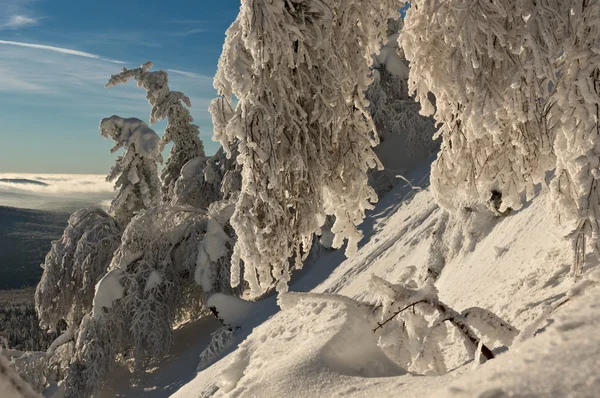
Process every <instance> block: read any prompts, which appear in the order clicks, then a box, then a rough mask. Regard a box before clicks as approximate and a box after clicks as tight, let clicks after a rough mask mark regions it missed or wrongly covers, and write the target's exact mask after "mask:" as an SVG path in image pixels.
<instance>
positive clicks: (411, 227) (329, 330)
mask: <svg viewBox="0 0 600 398" xmlns="http://www.w3.org/2000/svg"><path fill="white" fill-rule="evenodd" d="M423 171H424V170H423V169H422V170H420V171H417V172H415V173H413V175H412V176H411V178H410V179H411V180H412V181H413V185H415V184H416V185H419V183H420V184H422V183H423V180H422V178H423V176H424V172H423ZM407 192H408V190H407V188H406V186H403V184H400V186H398V187H397V188H395V189H394V190H393V191H391V192H390V193H389V194H388V195H387V196H386V197H384V198H383V199H382V200H381V201H380V203H379V205H378V207H377V209H376V210H375V211H373V212H372V213H371V214H370V215H369V218H368V219H367V220H366V221H365V224H364V225H363V230H364V232H365V236H366V238H365V240H364V243H363V245H362V247H361V248H360V250H359V252H358V254H357V255H356V256H355V257H353V258H351V259H347V260H344V259H343V257H342V255H341V253H340V252H339V251H336V252H328V253H326V254H324V255H322V256H321V257H320V258H319V260H318V261H317V263H315V264H313V265H311V266H309V267H308V269H307V270H303V271H301V272H300V273H299V274H298V275H296V277H295V280H294V281H293V283H292V284H291V287H290V291H303V292H310V293H308V294H297V293H288V294H285V295H282V296H280V297H279V303H278V304H279V305H276V303H275V300H276V297H275V296H272V297H269V298H266V299H264V300H262V301H260V302H257V303H254V304H252V308H253V309H252V310H251V312H252V316H248V317H246V318H245V320H241V321H240V322H239V323H241V329H240V330H239V331H238V332H236V333H237V342H238V343H240V344H239V345H237V346H234V348H235V350H234V349H230V350H229V352H226V353H228V355H227V356H226V357H225V358H223V359H221V360H220V361H218V362H217V363H215V364H214V365H212V366H210V367H208V368H207V369H205V370H203V371H202V372H200V373H199V374H198V375H197V376H196V377H195V379H194V380H192V381H191V382H190V383H188V384H187V385H185V386H184V387H183V388H181V389H180V390H179V391H178V392H177V393H176V394H174V396H175V397H186V398H187V397H210V396H215V397H218V396H224V397H317V396H322V397H335V396H390V397H392V396H393V397H397V396H403V397H404V396H406V397H423V396H431V397H440V396H459V397H463V396H465V397H466V396H482V397H483V396H485V397H501V396H562V395H567V393H569V394H571V395H570V396H593V395H594V394H595V391H597V389H598V387H600V376H598V375H599V374H600V373H599V372H598V370H600V355H599V354H600V352H599V351H600V349H599V347H600V337H599V336H598V334H597V333H595V332H594V331H595V330H596V329H597V327H598V323H599V322H600V317H599V315H598V309H599V308H598V306H599V305H600V292H597V290H598V289H597V288H596V284H597V282H598V279H600V278H599V275H598V272H596V273H594V272H593V271H594V268H593V265H594V264H590V263H588V264H589V265H588V267H587V268H585V269H584V275H583V276H582V277H581V279H583V280H584V282H583V284H585V285H586V287H585V288H581V286H579V287H578V288H576V289H574V290H573V288H574V287H575V286H576V283H579V282H576V281H575V280H574V278H573V277H571V276H570V275H569V271H570V264H571V260H572V252H571V245H570V243H569V242H566V241H564V240H563V239H562V238H560V236H558V234H557V233H556V230H555V228H554V225H553V222H552V219H551V217H550V215H549V213H548V211H547V206H546V203H545V194H543V193H542V194H540V195H539V196H538V197H537V198H536V199H535V200H534V201H533V202H532V203H530V204H528V205H527V206H526V207H525V208H524V209H523V210H521V211H520V212H518V213H515V214H513V215H511V216H510V217H506V218H502V219H492V218H485V217H480V216H479V215H477V214H476V212H474V213H469V212H465V214H462V215H459V216H458V217H454V218H452V217H451V218H450V220H446V226H445V229H444V230H442V228H441V225H442V223H443V222H444V220H445V219H444V217H445V216H444V212H443V211H442V210H441V209H440V208H439V207H438V206H437V205H436V204H435V202H434V201H433V198H432V197H431V194H430V193H429V192H428V191H426V190H425V191H421V192H418V193H416V195H414V197H413V195H412V194H411V193H409V194H408V195H407ZM407 196H408V198H407ZM406 199H410V200H406ZM435 242H437V243H436V244H434V243H435ZM434 260H435V261H438V262H440V263H441V264H444V263H445V266H444V267H443V269H442V272H441V275H440V277H439V279H438V280H437V282H436V286H437V288H438V290H439V295H440V299H441V300H443V301H444V302H445V303H447V304H449V305H450V306H451V307H454V308H455V309H456V310H463V309H466V308H468V307H472V306H480V307H483V308H486V309H490V310H492V311H494V312H495V313H496V314H498V315H500V316H501V317H502V318H504V319H505V320H507V321H509V322H510V323H511V324H512V325H513V326H515V327H517V328H518V329H520V330H521V335H520V336H519V342H517V343H515V344H513V346H512V347H511V348H510V349H509V350H508V351H507V352H505V353H502V351H503V350H504V351H505V350H506V349H505V348H504V349H502V348H499V347H496V350H495V351H496V353H500V354H499V355H498V357H497V358H496V359H494V360H491V361H489V362H487V363H485V364H482V365H479V366H477V365H473V363H472V361H470V359H469V356H468V354H467V353H466V350H465V349H464V347H462V348H461V347H457V346H456V344H454V345H449V346H448V347H446V352H445V355H446V360H447V362H448V364H449V366H448V368H449V369H451V370H450V372H449V373H447V374H446V375H444V376H427V377H422V376H414V375H411V374H407V373H406V371H404V370H403V369H401V368H400V367H399V366H398V365H397V364H395V363H394V362H393V357H392V356H390V352H389V350H385V349H383V348H382V347H380V346H378V345H377V340H376V338H375V336H374V334H373V333H372V332H371V330H372V329H373V327H374V326H376V324H373V321H372V320H370V319H369V317H368V316H367V315H366V313H365V312H364V310H361V309H360V307H358V308H357V306H356V303H355V302H354V301H353V300H350V299H348V298H354V299H360V300H367V301H369V300H370V299H372V297H371V296H372V295H371V294H370V293H369V292H368V289H367V286H368V280H369V279H370V277H371V274H376V275H378V276H380V277H382V278H384V279H386V280H388V281H390V282H393V283H396V282H399V281H405V280H406V279H407V278H413V279H415V280H420V281H423V280H424V279H425V278H426V276H427V272H426V271H427V265H428V263H431V261H434ZM573 292H575V293H577V294H575V295H573ZM581 295H583V296H581ZM346 297H348V298H346ZM279 307H281V311H278V310H279ZM534 333H537V336H536V337H533V338H532V336H533V334H534ZM242 340H243V342H242ZM231 351H233V352H231ZM386 354H387V355H386ZM474 366H476V369H475V370H472V368H473V367H474Z"/></svg>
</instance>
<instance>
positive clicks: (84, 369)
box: [67, 205, 240, 397]
mask: <svg viewBox="0 0 600 398" xmlns="http://www.w3.org/2000/svg"><path fill="white" fill-rule="evenodd" d="M229 207H233V206H232V205H230V206H229ZM221 210H222V209H212V208H211V209H210V210H209V212H208V214H207V212H206V211H202V210H199V209H194V208H192V207H189V206H187V207H171V206H159V207H155V208H152V209H149V210H146V211H144V212H142V213H140V214H138V215H137V216H136V217H135V218H134V219H133V220H132V221H131V222H130V223H129V225H128V226H127V228H126V229H125V231H124V233H123V238H122V241H121V246H120V247H119V248H118V249H117V251H116V252H115V255H114V257H113V260H112V262H111V264H110V267H109V272H108V273H107V274H106V275H105V276H104V278H102V280H101V281H100V282H99V283H98V285H97V288H96V295H95V297H94V305H93V311H92V312H91V313H89V314H88V315H86V317H85V318H84V320H83V321H82V323H81V326H80V331H79V336H78V339H77V344H76V347H75V349H76V353H75V358H74V360H73V362H72V364H71V367H70V369H69V372H68V375H67V386H68V387H67V389H68V390H71V392H69V394H71V396H73V397H76V396H79V395H77V394H81V395H82V396H88V395H89V394H90V393H91V392H92V391H93V390H95V389H96V388H98V387H99V386H100V385H101V384H102V383H103V381H104V378H105V376H106V375H107V373H108V371H109V370H110V369H111V368H112V367H113V366H114V362H115V358H116V357H117V356H119V355H120V356H122V357H124V358H132V359H133V360H134V364H135V368H136V369H137V370H141V369H143V368H144V367H145V366H147V365H148V364H150V363H153V361H156V360H158V359H160V358H161V357H162V355H163V354H165V353H166V352H167V350H168V348H169V347H170V346H171V343H172V341H173V333H172V332H173V327H174V324H175V323H176V322H177V321H178V320H180V319H189V318H190V317H197V316H198V315H200V314H203V313H205V312H206V308H205V305H204V303H205V298H206V297H207V296H208V295H210V294H211V293H213V292H217V291H224V292H225V293H227V294H231V295H236V294H239V293H240V292H239V290H233V289H231V287H230V282H229V268H230V264H229V261H228V259H229V255H230V253H231V245H230V243H228V242H229V240H230V238H229V236H228V235H227V234H226V233H225V232H224V230H223V229H222V227H220V225H222V223H223V224H224V223H226V221H227V217H228V215H227V214H226V213H229V215H230V214H231V210H229V211H226V210H222V211H221ZM207 241H208V242H209V243H210V245H207V246H210V249H208V251H209V253H208V256H207V261H206V262H203V263H200V261H199V258H200V257H201V256H200V252H201V251H204V252H205V251H206V250H207V248H206V247H204V246H203V243H204V242H207ZM220 245H221V246H220ZM198 267H202V269H203V270H204V271H205V272H206V274H207V275H208V276H207V277H206V278H205V279H204V280H205V281H208V283H207V284H203V285H202V287H203V288H204V290H202V289H201V288H200V287H199V286H198V285H197V284H196V283H195V278H194V276H195V273H196V270H197V268H198Z"/></svg>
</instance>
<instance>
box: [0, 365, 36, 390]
mask: <svg viewBox="0 0 600 398" xmlns="http://www.w3.org/2000/svg"><path fill="white" fill-rule="evenodd" d="M0 395H1V396H2V397H3V398H41V395H38V394H36V393H35V391H33V390H32V389H31V386H30V385H28V384H27V382H25V381H23V379H21V377H19V375H18V374H17V373H16V372H15V371H14V369H12V368H11V366H10V363H9V361H8V359H6V358H5V357H4V356H2V355H0Z"/></svg>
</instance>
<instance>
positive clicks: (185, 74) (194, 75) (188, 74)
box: [167, 69, 210, 79]
mask: <svg viewBox="0 0 600 398" xmlns="http://www.w3.org/2000/svg"><path fill="white" fill-rule="evenodd" d="M167 72H171V73H176V74H178V75H182V76H187V77H191V78H192V79H210V77H208V76H204V75H200V74H198V73H193V72H186V71H183V70H177V69H167Z"/></svg>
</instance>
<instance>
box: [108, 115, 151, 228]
mask: <svg viewBox="0 0 600 398" xmlns="http://www.w3.org/2000/svg"><path fill="white" fill-rule="evenodd" d="M100 133H101V134H102V136H103V137H106V138H112V139H113V140H114V141H115V145H114V147H113V148H112V149H111V150H110V151H111V153H114V152H116V151H118V150H119V149H121V148H124V149H125V153H124V154H123V155H122V156H119V157H118V158H117V162H116V164H115V165H114V166H113V167H112V169H111V170H110V173H109V174H108V176H107V177H106V180H107V181H114V182H115V190H117V195H116V196H115V198H114V199H113V200H112V202H111V203H110V213H111V215H112V216H113V217H114V218H115V220H116V221H117V223H118V224H119V225H120V226H121V227H122V228H124V227H125V226H127V224H128V223H129V221H130V220H131V219H132V218H133V216H134V215H135V214H136V213H137V212H139V211H140V210H144V209H149V208H151V207H153V206H156V205H157V204H158V202H159V192H160V181H159V179H158V163H161V162H162V157H161V155H160V152H159V150H158V141H159V137H158V135H157V134H156V133H155V132H154V131H153V130H152V129H151V128H149V127H148V126H147V125H146V123H144V122H143V121H141V120H139V119H136V118H129V119H124V118H122V117H119V116H111V117H109V118H106V119H102V120H101V121H100Z"/></svg>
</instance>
